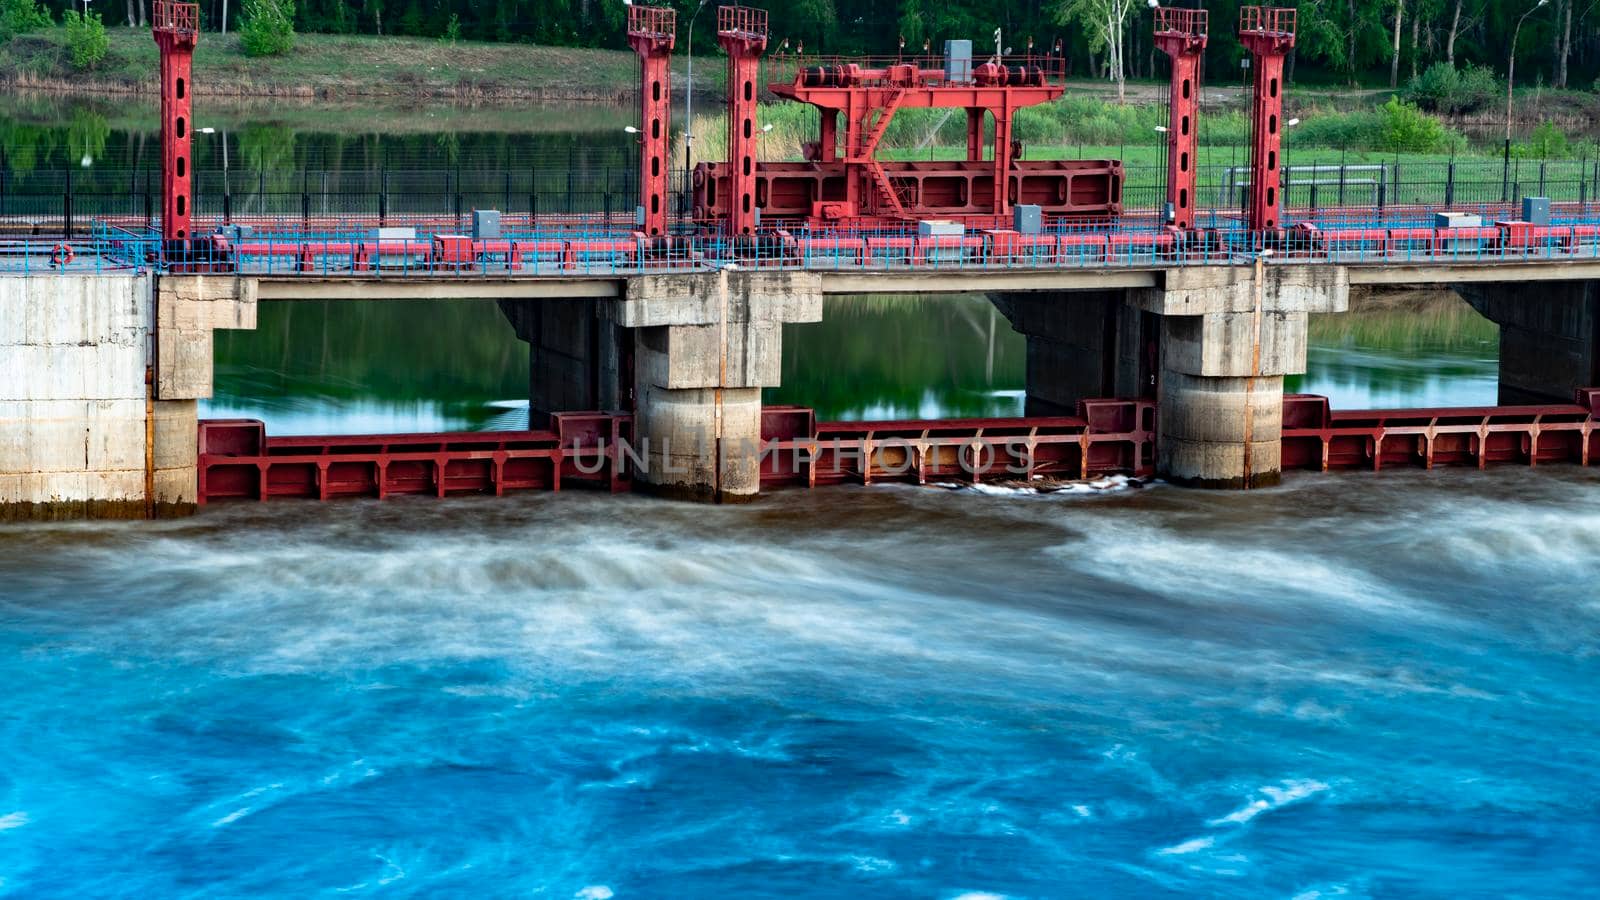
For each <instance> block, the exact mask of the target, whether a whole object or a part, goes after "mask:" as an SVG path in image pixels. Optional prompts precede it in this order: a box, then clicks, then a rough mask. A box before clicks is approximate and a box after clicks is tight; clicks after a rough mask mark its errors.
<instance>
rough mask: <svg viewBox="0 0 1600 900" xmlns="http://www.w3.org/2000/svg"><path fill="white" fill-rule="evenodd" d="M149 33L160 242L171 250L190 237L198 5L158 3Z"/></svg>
mask: <svg viewBox="0 0 1600 900" xmlns="http://www.w3.org/2000/svg"><path fill="white" fill-rule="evenodd" d="M152 31H153V34H154V36H155V40H156V46H157V47H159V48H160V50H161V237H162V240H163V243H164V244H165V246H167V247H174V246H178V245H183V244H187V243H188V241H189V240H190V238H191V237H192V230H191V228H190V221H191V219H192V217H193V215H194V204H193V200H192V198H193V196H194V193H193V191H192V190H191V187H192V181H193V173H194V155H193V152H192V151H193V131H194V122H193V119H192V117H191V116H190V107H191V103H190V97H191V95H192V94H193V90H194V88H193V85H192V84H191V74H192V72H193V68H194V46H195V41H196V39H197V38H198V37H199V34H200V5H199V4H198V3H169V2H165V0H158V2H157V3H156V5H155V22H154V26H153V29H152Z"/></svg>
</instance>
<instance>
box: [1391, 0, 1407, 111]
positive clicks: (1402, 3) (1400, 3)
mask: <svg viewBox="0 0 1600 900" xmlns="http://www.w3.org/2000/svg"><path fill="white" fill-rule="evenodd" d="M1405 11H1406V0H1394V52H1393V53H1392V54H1391V55H1390V57H1389V88H1390V89H1391V90H1392V89H1394V88H1397V87H1399V86H1400V17H1401V16H1402V15H1404V14H1405Z"/></svg>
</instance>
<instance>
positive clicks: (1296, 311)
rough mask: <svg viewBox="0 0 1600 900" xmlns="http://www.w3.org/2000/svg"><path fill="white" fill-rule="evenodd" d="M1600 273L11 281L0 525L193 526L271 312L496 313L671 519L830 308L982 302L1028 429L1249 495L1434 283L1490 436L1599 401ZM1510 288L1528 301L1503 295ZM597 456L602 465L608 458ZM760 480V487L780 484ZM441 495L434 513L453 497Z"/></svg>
mask: <svg viewBox="0 0 1600 900" xmlns="http://www.w3.org/2000/svg"><path fill="white" fill-rule="evenodd" d="M1593 265H1594V264H1587V263H1583V264H1579V263H1566V264H1530V265H1528V266H1527V267H1526V268H1525V269H1524V270H1522V271H1517V272H1507V271H1506V270H1505V267H1483V268H1470V269H1469V268H1465V267H1453V268H1450V269H1448V270H1439V269H1435V270H1432V271H1423V270H1417V269H1412V270H1409V271H1406V270H1401V271H1397V270H1395V269H1393V268H1378V267H1371V268H1362V267H1341V266H1327V265H1317V266H1305V265H1292V264H1285V263H1276V262H1272V261H1271V260H1270V257H1263V258H1259V259H1258V260H1257V261H1256V263H1255V264H1254V265H1234V266H1210V267H1201V266H1192V267H1181V268H1172V269H1165V270H1159V269H1157V270H1132V269H1130V270H1126V271H1114V272H1112V271H1099V272H1094V271H1085V272H1072V273H1062V272H1049V271H1044V272H1026V271H1014V272H1010V273H1003V274H1002V273H947V274H941V273H923V272H881V273H874V274H868V273H835V272H785V271H761V270H742V269H738V268H731V267H730V268H724V269H720V270H715V271H709V272H698V273H685V274H676V275H647V276H638V277H632V278H606V279H570V280H556V279H539V280H530V279H512V278H505V279H473V280H471V281H433V282H420V281H419V282H404V283H394V282H381V283H380V282H375V281H371V280H361V279H327V280H323V279H312V278H304V277H296V278H283V279H271V278H260V277H250V276H243V275H153V274H150V273H132V274H82V275H78V274H64V273H58V274H54V275H47V276H33V277H4V276H0V370H3V371H4V372H6V373H7V375H6V377H5V379H4V382H3V383H4V387H3V388H0V504H3V509H4V515H5V517H7V518H39V517H44V518H57V517H80V516H115V517H142V516H162V515H173V514H181V513H185V512H189V511H192V510H193V509H194V507H195V505H196V503H197V502H198V501H199V500H200V497H199V492H198V475H197V464H198V459H199V458H200V455H201V448H200V447H199V446H198V444H197V428H198V421H197V413H196V401H197V400H200V399H203V398H206V397H209V396H210V394H211V385H212V338H213V333H214V332H215V331H216V330H218V329H250V328H253V327H254V324H255V317H256V310H257V307H258V305H259V304H261V303H293V302H296V301H297V300H339V301H348V302H383V300H385V299H389V298H396V297H424V296H428V297H440V298H458V299H460V300H461V302H472V301H474V300H475V301H478V302H489V301H493V302H496V303H498V305H499V308H500V309H501V311H502V312H503V314H504V315H505V316H506V317H507V319H508V320H509V321H510V322H511V323H512V324H513V325H514V327H515V329H516V333H517V335H518V337H519V338H521V339H522V340H524V341H527V342H528V344H529V346H530V372H529V401H530V428H533V429H544V428H548V427H549V426H550V425H551V423H552V422H553V421H554V420H555V419H556V418H559V415H560V414H564V413H572V412H577V411H609V413H614V414H620V415H623V416H624V417H625V422H626V431H625V434H624V433H616V434H613V441H616V440H619V439H621V438H623V437H625V438H626V441H627V442H628V444H629V449H630V452H631V453H633V454H635V455H636V456H637V458H636V459H634V460H632V461H631V464H629V465H627V466H626V469H627V472H626V474H627V478H628V480H629V481H630V482H631V483H633V484H636V485H637V486H639V487H641V488H644V489H648V490H651V491H654V492H657V493H661V494H666V495H669V496H677V497H688V498H694V499H702V500H741V499H749V498H751V497H754V496H755V495H756V494H757V493H758V492H759V491H760V490H761V486H762V483H763V475H764V472H763V459H762V454H763V451H764V449H765V448H766V447H767V444H768V443H769V442H770V440H771V438H772V436H773V435H772V434H771V432H772V425H771V421H768V422H767V423H766V425H765V427H764V422H763V419H764V415H763V414H764V412H767V413H769V414H770V413H773V412H774V411H772V410H766V411H764V410H763V408H762V403H761V390H762V388H765V387H773V386H776V385H777V384H778V383H779V379H780V372H781V359H782V334H783V326H784V325H785V324H795V323H807V322H816V321H819V320H820V319H821V317H822V314H823V298H824V296H826V295H828V294H840V293H852V294H853V293H862V292H890V291H894V292H907V291H915V292H919V293H923V294H937V293H940V292H948V293H972V292H975V291H981V292H985V293H987V294H988V295H989V296H990V298H991V299H992V301H993V302H994V304H995V305H996V307H997V308H998V309H999V310H1000V311H1001V312H1002V313H1004V315H1005V316H1006V318H1007V319H1008V320H1009V321H1010V322H1011V324H1012V326H1013V328H1014V329H1015V330H1016V331H1018V332H1020V333H1021V334H1023V335H1025V336H1026V338H1027V412H1028V417H1027V418H1025V419H1022V420H1017V421H1018V422H1019V423H1022V424H1026V423H1028V422H1029V421H1031V420H1037V421H1038V422H1051V421H1054V420H1053V419H1052V417H1062V416H1071V415H1073V414H1074V413H1075V411H1077V410H1078V409H1079V408H1080V404H1081V403H1082V402H1083V401H1090V400H1096V399H1099V398H1138V397H1141V396H1147V397H1149V398H1150V400H1149V401H1148V402H1149V403H1150V404H1151V408H1152V409H1153V412H1154V428H1153V432H1154V435H1155V442H1154V452H1153V454H1149V455H1150V456H1152V457H1153V458H1151V459H1148V460H1145V461H1144V462H1143V463H1141V461H1140V460H1138V459H1128V458H1126V457H1119V460H1120V461H1119V462H1118V464H1117V465H1115V466H1111V467H1110V468H1120V469H1122V470H1126V471H1138V470H1140V468H1141V465H1148V467H1149V468H1151V469H1153V471H1154V473H1156V474H1158V475H1159V476H1160V477H1162V478H1165V479H1167V480H1169V481H1172V482H1175V483H1178V484H1186V485H1195V486H1200V487H1221V488H1238V487H1253V486H1262V485H1268V484H1272V483H1275V482H1276V481H1277V480H1278V479H1279V477H1280V473H1281V472H1282V470H1283V467H1284V461H1283V452H1284V450H1283V447H1284V436H1285V421H1284V415H1285V413H1284V410H1285V398H1284V392H1283V378H1284V376H1286V375H1293V374H1297V373H1301V372H1303V371H1304V370H1305V357H1306V326H1307V321H1308V316H1309V315H1311V314H1313V313H1338V312H1341V311H1343V310H1345V309H1346V308H1347V306H1348V302H1349V294H1350V292H1351V290H1352V289H1355V290H1361V289H1364V288H1365V286H1368V285H1373V284H1384V283H1419V282H1422V281H1423V280H1424V279H1426V278H1427V277H1430V276H1431V277H1434V278H1435V279H1438V280H1437V281H1436V283H1442V284H1446V285H1450V286H1452V287H1454V288H1456V289H1457V290H1458V291H1460V292H1461V293H1462V294H1463V295H1464V296H1466V297H1467V298H1468V299H1469V301H1470V302H1471V303H1472V304H1473V305H1474V307H1475V308H1476V309H1478V310H1479V311H1480V312H1481V313H1483V314H1484V315H1485V316H1487V317H1489V318H1491V319H1493V320H1495V321H1496V322H1498V323H1499V324H1500V325H1501V334H1502V347H1501V385H1502V387H1501V392H1502V398H1501V399H1502V402H1504V403H1507V404H1514V406H1507V407H1505V408H1504V412H1505V413H1506V414H1507V415H1513V414H1515V413H1517V412H1518V411H1527V412H1530V413H1537V411H1539V410H1543V411H1544V414H1545V415H1546V416H1547V417H1548V416H1557V417H1559V416H1561V415H1569V414H1571V413H1572V411H1573V410H1574V409H1575V408H1579V407H1574V405H1573V403H1572V400H1573V397H1574V392H1575V391H1577V390H1578V389H1580V388H1585V387H1589V386H1591V385H1594V384H1595V383H1597V382H1600V377H1597V376H1600V373H1597V372H1596V368H1595V367H1596V354H1595V347H1596V331H1597V322H1600V316H1597V308H1596V307H1597V302H1600V301H1597V296H1596V294H1595V292H1594V290H1593V288H1592V285H1593V283H1594V282H1593V280H1592V278H1591V277H1590V276H1591V273H1590V272H1589V271H1588V269H1589V268H1590V267H1592V266H1593ZM1507 275H1515V276H1517V277H1518V278H1519V279H1520V280H1509V281H1508V280H1502V279H1504V278H1505V277H1506V276H1507ZM1447 278H1448V279H1452V280H1445V279H1447ZM1530 279H1540V280H1542V281H1544V284H1542V285H1541V286H1540V288H1539V289H1538V290H1537V292H1536V293H1533V292H1530V291H1529V290H1528V289H1527V288H1526V287H1525V284H1526V282H1527V281H1528V280H1530ZM1530 293H1533V296H1529V294H1530ZM1530 403H1531V404H1539V405H1537V406H1529V405H1528V404H1530ZM1513 417H1514V416H1513ZM767 418H768V419H769V420H770V419H771V416H770V415H769V416H767ZM1508 421H1509V419H1508ZM1530 421H1538V420H1537V417H1535V418H1534V419H1533V420H1530ZM1552 421H1553V420H1552ZM864 424H870V423H864ZM1057 424H1059V423H1057ZM1291 424H1294V423H1291ZM1300 424H1307V423H1300ZM989 427H990V428H991V429H993V428H994V423H991V424H990V426H989ZM1520 428H1521V430H1520V432H1519V434H1521V435H1522V437H1523V440H1524V443H1526V439H1527V438H1528V436H1529V434H1530V432H1531V436H1532V439H1533V441H1534V445H1535V448H1534V451H1533V452H1532V453H1531V455H1529V454H1526V453H1525V454H1524V456H1525V457H1526V458H1525V459H1523V461H1525V462H1530V463H1532V462H1537V461H1539V458H1540V453H1539V452H1538V450H1537V444H1538V441H1539V440H1540V438H1539V434H1538V432H1539V430H1540V429H1539V428H1538V427H1532V428H1530V427H1529V426H1528V425H1526V424H1524V425H1523V426H1520ZM1090 430H1091V431H1092V429H1090ZM1547 430H1548V429H1547ZM901 431H902V432H903V431H904V428H902V429H901ZM1569 432H1570V433H1569ZM886 433H887V432H886ZM897 433H899V432H897ZM991 433H992V434H998V433H999V432H995V431H991ZM1485 433H1487V432H1485ZM1551 434H1554V432H1553V431H1552V432H1551ZM1551 434H1547V435H1545V437H1544V441H1545V442H1546V455H1545V457H1544V458H1546V459H1549V458H1561V459H1571V460H1573V461H1575V462H1581V463H1587V462H1588V461H1589V460H1590V459H1591V458H1595V457H1596V451H1595V448H1594V446H1593V442H1594V441H1595V440H1596V439H1597V437H1600V436H1597V435H1596V433H1595V430H1594V426H1593V425H1592V423H1591V422H1590V421H1589V417H1588V416H1587V415H1584V416H1580V417H1579V421H1578V422H1577V424H1576V425H1574V426H1573V428H1572V429H1569V430H1568V431H1562V432H1561V435H1562V436H1561V438H1560V440H1561V441H1563V442H1564V443H1561V444H1560V445H1559V448H1558V449H1559V453H1558V454H1557V455H1556V456H1555V457H1550V456H1549V455H1548V454H1549V453H1550V452H1553V451H1552V450H1551V448H1557V444H1555V443H1551V442H1552V441H1553V440H1554V438H1553V437H1552V436H1551ZM585 436H586V437H588V438H591V439H593V440H594V441H595V442H596V443H595V446H603V445H601V444H600V443H599V440H600V438H601V437H604V436H605V435H603V434H599V433H592V432H586V433H585ZM787 436H788V437H790V438H794V437H796V435H794V434H789V435H787ZM800 437H806V438H809V439H812V440H814V438H815V436H814V435H812V436H800ZM972 437H973V435H968V436H967V438H964V440H970V439H971V438H972ZM1074 440H1077V439H1076V438H1075V439H1074ZM912 443H915V442H914V441H913V442H912ZM935 443H937V442H935ZM577 449H579V448H572V450H577ZM1569 451H1570V452H1569ZM213 452H215V451H213ZM1479 453H1480V455H1482V452H1481V451H1479ZM572 455H573V458H574V459H577V458H578V457H579V455H580V454H577V453H573V454H572ZM1486 458H1489V457H1486ZM1498 458H1506V457H1504V456H1501V457H1498ZM1510 458H1518V457H1517V454H1512V456H1511V457H1510ZM1441 459H1442V457H1441ZM1299 462H1301V463H1303V462H1304V461H1303V460H1300V461H1299ZM1480 464H1481V460H1480ZM866 465H867V470H870V468H871V461H870V460H869V461H868V462H867V464H866ZM768 468H769V469H770V466H769V467H768ZM442 471H443V470H442V469H441V472H442ZM1097 471H1098V470H1097ZM765 474H766V475H767V478H766V480H767V481H768V483H769V484H771V483H776V482H778V481H781V479H777V478H776V476H775V474H774V473H773V472H771V471H768V472H766V473H765ZM1067 474H1069V475H1071V474H1075V473H1071V472H1069V473H1067ZM868 477H870V476H868ZM824 480H826V479H824ZM438 489H439V492H440V493H444V492H445V482H444V479H443V477H442V475H441V477H440V478H439V481H438ZM261 496H262V499H265V496H266V494H265V493H263V494H262V495H261Z"/></svg>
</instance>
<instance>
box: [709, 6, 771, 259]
mask: <svg viewBox="0 0 1600 900" xmlns="http://www.w3.org/2000/svg"><path fill="white" fill-rule="evenodd" d="M717 43H719V44H721V45H722V49H723V51H724V52H726V53H727V54H728V163H729V165H730V166H732V168H733V170H732V173H731V177H730V178H729V183H728V188H729V193H728V232H729V233H730V234H734V235H742V234H754V233H755V230H756V140H757V137H758V133H757V131H756V76H757V75H758V74H759V69H760V66H761V53H762V52H763V51H764V50H766V49H767V11H766V10H764V9H752V8H751V7H748V6H719V7H717Z"/></svg>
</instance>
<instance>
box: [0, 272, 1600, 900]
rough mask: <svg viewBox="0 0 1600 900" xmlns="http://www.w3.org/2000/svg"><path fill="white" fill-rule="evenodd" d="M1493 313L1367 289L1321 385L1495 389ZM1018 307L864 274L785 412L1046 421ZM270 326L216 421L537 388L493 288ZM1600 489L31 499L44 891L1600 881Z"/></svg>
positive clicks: (18, 835) (1083, 887)
mask: <svg viewBox="0 0 1600 900" xmlns="http://www.w3.org/2000/svg"><path fill="white" fill-rule="evenodd" d="M1463 309H1464V307H1460V306H1459V305H1457V306H1451V305H1449V304H1442V305H1434V306H1427V305H1424V306H1422V307H1417V306H1414V305H1413V306H1402V307H1396V308H1374V309H1369V310H1364V311H1362V312H1359V313H1352V314H1350V315H1349V316H1346V317H1340V318H1329V319H1319V320H1318V321H1316V322H1315V323H1313V331H1312V348H1311V351H1310V354H1309V363H1310V367H1309V371H1308V373H1307V374H1306V375H1305V376H1303V377H1301V378H1299V379H1295V380H1294V383H1293V384H1292V385H1291V389H1295V390H1302V391H1309V392H1318V393H1326V394H1328V395H1330V396H1331V397H1333V398H1334V403H1335V406H1338V407H1344V408H1352V407H1361V406H1372V405H1420V404H1434V403H1448V404H1475V403H1491V402H1493V400H1494V393H1495V334H1494V330H1493V327H1492V326H1488V325H1486V324H1485V323H1483V322H1482V321H1481V320H1477V319H1476V318H1475V317H1473V316H1471V314H1470V313H1465V312H1463ZM989 310H990V307H989V306H988V305H987V304H986V303H984V302H983V301H981V300H979V299H976V298H973V299H969V300H953V301H951V302H943V301H940V302H928V301H919V300H917V299H915V298H899V299H883V298H872V299H861V300H853V301H830V304H829V307H828V309H827V315H826V318H825V321H824V322H822V323H820V324H815V325H804V326H792V327H791V328H790V329H789V330H788V331H787V332H786V334H785V342H786V346H785V363H784V386H783V387H782V388H778V389H775V390H774V391H772V392H771V393H770V394H769V397H768V400H769V401H770V402H797V403H806V404H809V405H813V406H815V407H816V408H817V409H818V411H819V414H821V415H822V416H823V417H826V418H863V417H878V416H886V415H972V414H989V413H1010V412H1015V411H1016V410H1017V409H1018V407H1019V405H1020V402H1021V396H1022V394H1021V391H1022V373H1023V364H1024V359H1023V347H1022V343H1021V340H1020V339H1019V338H1017V337H1016V336H1015V335H1013V334H1012V333H1011V332H1010V331H1009V329H1008V328H1007V327H1006V326H1005V322H1004V320H1003V319H1000V320H999V321H998V322H996V320H995V319H994V318H993V317H992V316H991V314H990V312H989ZM422 323H425V324H422ZM260 325H261V327H260V328H259V329H258V330H257V331H256V332H251V333H242V332H241V333H231V334H225V335H219V341H218V344H217V362H218V376H217V392H216V397H215V398H214V399H213V400H212V401H211V402H209V403H208V404H206V408H205V410H204V413H205V414H207V415H252V416H259V417H262V418H264V419H265V420H266V421H267V422H268V424H269V428H270V429H271V430H272V431H273V432H274V433H308V432H318V431H341V430H342V431H352V432H361V431H387V430H400V431H405V430H419V429H421V430H427V429H440V428H515V427H521V425H522V423H523V422H524V421H525V416H526V413H525V402H524V401H525V397H526V392H525V387H526V372H527V356H526V349H525V348H523V347H522V346H521V345H519V344H518V343H517V342H516V341H515V339H514V337H513V336H511V334H510V329H509V328H508V327H506V326H505V324H504V322H503V321H502V320H501V318H500V316H499V313H498V311H497V310H496V309H495V307H494V306H493V304H488V303H482V304H478V303H470V302H467V303H446V304H435V305H430V306H423V307H412V306H408V305H406V304H387V303H386V304H376V303H375V304H360V303H350V304H331V305H321V304H267V305H264V306H263V307H262V309H261V323H260ZM819 363H821V364H824V365H825V366H826V372H825V374H818V372H819V370H821V369H823V368H824V366H823V365H818V364H819ZM1597 510H1600V482H1597V481H1596V479H1595V476H1594V475H1593V470H1582V469H1576V468H1571V467H1550V468H1541V469H1539V470H1537V471H1535V470H1529V469H1525V468H1520V467H1511V468H1502V469H1495V470H1491V471H1489V472H1485V473H1479V472H1474V471H1460V470H1442V471H1436V472H1431V473H1423V472H1415V471H1407V472H1386V473H1383V474H1381V475H1373V474H1348V475H1326V476H1325V475H1311V474H1292V475H1290V476H1288V477H1287V478H1286V480H1285V483H1284V485H1283V486H1281V487H1278V488H1274V489H1270V490H1263V491H1252V492H1249V493H1211V492H1199V491H1189V490H1181V489H1176V488H1172V487H1168V486H1164V485H1161V484H1153V485H1149V486H1146V487H1143V488H1137V489H1136V488H1134V487H1131V486H1128V487H1121V488H1113V489H1108V490H1102V491H1083V492H1062V493H1054V494H1048V495H1036V494H1027V493H1017V492H997V491H982V492H979V491H970V490H945V489H936V488H913V487H906V486H878V487H872V488H860V487H839V488H832V489H825V490H818V491H814V492H806V491H782V492H776V493H773V494H770V495H768V496H765V497H763V498H762V499H761V500H760V501H759V502H757V503H754V504H751V505H746V506H728V507H707V506H697V505H683V504H677V503H670V502H663V501H656V500H651V499H647V498H643V497H636V496H631V495H620V496H611V495H602V494H598V493H590V492H582V491H573V492H563V493H561V494H544V495H523V496H516V497H511V498H506V499H503V500H491V499H485V498H463V499H451V500H444V501H439V500H434V499H429V498H397V499H393V500H388V501H383V502H376V501H352V502H342V503H330V504H315V503H295V502H275V503H269V504H234V505H219V506H213V507H209V508H207V509H206V510H205V511H204V512H203V513H202V514H201V515H199V516H197V517H195V518H192V519H188V520H184V521H175V522H161V523H79V524H54V525H34V526H17V527H8V528H6V529H3V530H0V683H4V684H5V685H6V687H7V690H6V693H5V696H6V701H7V702H6V704H5V706H4V711H3V713H0V895H12V896H18V897H34V896H139V897H152V896H199V895H204V896H239V895H259V894H270V895H292V896H305V895H312V894H315V895H328V896H333V895H339V896H419V897H420V896H428V897H433V896H540V897H554V898H579V900H605V898H613V897H615V898H632V897H652V898H653V897H665V898H686V897H696V898H698V897H857V896H872V897H907V898H941V900H953V898H965V900H984V898H994V897H1006V898H1055V897H1108V898H1110V897H1117V898H1121V897H1132V896H1138V897H1144V896H1172V897H1180V896H1181V897H1189V896H1228V897H1263V898H1301V900H1311V898H1330V897H1352V898H1359V897H1394V896H1405V897H1452V898H1458V897H1485V898H1489V897H1494V898H1499V897H1504V896H1509V895H1515V896H1529V897H1532V896H1576V895H1582V894H1586V893H1590V892H1592V891H1593V886H1594V883H1595V880H1596V876H1597V874H1600V871H1597V868H1596V864H1595V862H1594V848H1595V847H1597V846H1600V795H1597V794H1596V792H1595V790H1594V787H1593V784H1594V778H1593V773H1594V772H1595V771H1596V770H1597V769H1600V700H1597V699H1596V697H1595V692H1594V686H1595V684H1596V683H1597V674H1600V672H1597V668H1600V665H1597V653H1600V601H1597V599H1596V592H1595V588H1594V585H1595V584H1596V580H1597V576H1600V562H1597V561H1600V512H1597Z"/></svg>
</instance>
